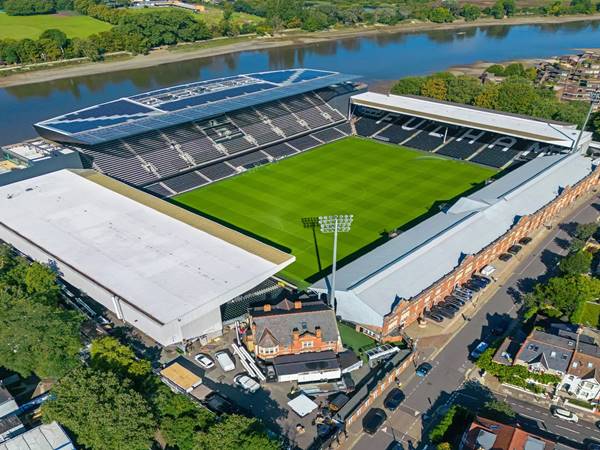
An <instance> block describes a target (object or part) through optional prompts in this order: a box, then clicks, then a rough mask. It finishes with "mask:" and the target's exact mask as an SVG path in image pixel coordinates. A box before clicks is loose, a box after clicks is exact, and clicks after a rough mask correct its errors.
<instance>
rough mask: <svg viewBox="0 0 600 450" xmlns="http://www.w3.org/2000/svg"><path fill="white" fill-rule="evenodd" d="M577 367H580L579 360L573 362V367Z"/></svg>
mask: <svg viewBox="0 0 600 450" xmlns="http://www.w3.org/2000/svg"><path fill="white" fill-rule="evenodd" d="M577 367H579V363H578V362H577V361H575V362H574V363H573V369H576V368H577Z"/></svg>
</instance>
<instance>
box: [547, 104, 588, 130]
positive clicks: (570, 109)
mask: <svg viewBox="0 0 600 450" xmlns="http://www.w3.org/2000/svg"><path fill="white" fill-rule="evenodd" d="M589 107H590V105H589V104H588V103H587V102H580V101H571V102H564V103H558V109H557V111H556V114H555V117H554V118H555V119H556V120H560V121H562V122H568V123H574V124H576V125H579V126H581V125H583V121H584V120H585V116H586V115H587V112H588V108H589Z"/></svg>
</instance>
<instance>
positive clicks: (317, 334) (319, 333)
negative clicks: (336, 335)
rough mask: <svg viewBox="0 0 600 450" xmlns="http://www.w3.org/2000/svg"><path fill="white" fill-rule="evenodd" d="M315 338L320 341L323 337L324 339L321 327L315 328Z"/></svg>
mask: <svg viewBox="0 0 600 450" xmlns="http://www.w3.org/2000/svg"><path fill="white" fill-rule="evenodd" d="M315 336H316V337H317V338H318V339H321V337H322V333H321V327H315Z"/></svg>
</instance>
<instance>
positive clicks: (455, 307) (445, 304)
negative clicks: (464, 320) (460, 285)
mask: <svg viewBox="0 0 600 450" xmlns="http://www.w3.org/2000/svg"><path fill="white" fill-rule="evenodd" d="M440 306H441V307H442V308H450V309H453V310H454V311H456V312H458V311H460V306H458V305H455V304H453V303H451V302H442V303H440Z"/></svg>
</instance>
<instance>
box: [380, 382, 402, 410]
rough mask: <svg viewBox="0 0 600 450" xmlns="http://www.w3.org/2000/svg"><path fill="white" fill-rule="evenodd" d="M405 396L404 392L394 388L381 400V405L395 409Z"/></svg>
mask: <svg viewBox="0 0 600 450" xmlns="http://www.w3.org/2000/svg"><path fill="white" fill-rule="evenodd" d="M405 398H406V396H405V395H404V392H402V391H401V390H400V389H398V388H394V389H392V390H391V391H390V393H389V394H388V395H387V397H386V398H385V400H384V401H383V406H384V407H385V408H386V409H388V410H390V411H395V410H396V409H397V408H398V406H400V403H402V402H403V401H404V399H405Z"/></svg>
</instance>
